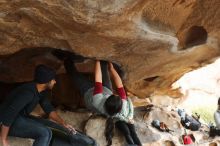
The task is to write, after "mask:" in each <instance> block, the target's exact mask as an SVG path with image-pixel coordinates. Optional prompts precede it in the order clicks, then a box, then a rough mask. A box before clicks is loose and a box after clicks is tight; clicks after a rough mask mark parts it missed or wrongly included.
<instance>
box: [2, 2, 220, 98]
mask: <svg viewBox="0 0 220 146" xmlns="http://www.w3.org/2000/svg"><path fill="white" fill-rule="evenodd" d="M219 6H220V1H219V0H212V1H202V0H156V1H155V0H147V1H146V0H120V1H118V0H99V1H98V0H96V1H87V0H75V1H68V0H56V1H54V0H45V1H42V0H13V1H8V0H1V1H0V42H1V43H0V55H1V57H0V80H1V81H5V82H20V81H28V80H31V79H32V73H33V68H34V66H36V65H37V64H39V63H45V64H48V65H50V66H52V67H54V68H55V69H57V70H59V71H60V72H64V71H63V70H62V67H61V65H62V62H59V61H58V60H57V59H56V58H54V57H53V56H52V55H51V54H50V51H51V50H52V49H54V48H59V49H65V50H69V51H74V52H77V53H79V54H82V55H84V56H89V57H95V58H98V59H105V60H110V61H115V62H118V63H119V64H121V65H122V66H123V69H124V70H125V71H126V72H127V75H126V81H125V84H126V86H127V88H128V89H129V90H130V91H132V92H134V93H135V94H137V95H138V96H140V97H148V96H149V95H155V94H159V95H161V94H167V95H170V96H172V97H178V96H180V95H179V94H178V91H171V89H170V87H171V84H172V83H173V82H174V81H175V80H177V79H178V78H179V77H180V76H181V75H182V74H184V73H185V72H188V71H190V70H192V69H195V68H197V67H200V66H202V65H203V63H207V62H208V63H209V62H210V60H212V59H214V58H215V57H217V56H218V55H219V41H220V38H219V36H220V35H219V34H220V31H219V28H220V19H219V17H220V10H219ZM194 26H199V27H200V28H201V29H202V30H204V33H202V36H200V35H197V33H198V34H200V33H199V32H201V31H202V30H200V29H199V30H198V31H197V30H193V31H192V29H194ZM191 32H196V34H195V33H191ZM206 35H207V36H206ZM206 38H207V42H206ZM194 41H196V42H197V43H194ZM188 43H190V44H188ZM201 43H202V44H201ZM191 44H194V45H196V46H194V47H192V46H191Z"/></svg>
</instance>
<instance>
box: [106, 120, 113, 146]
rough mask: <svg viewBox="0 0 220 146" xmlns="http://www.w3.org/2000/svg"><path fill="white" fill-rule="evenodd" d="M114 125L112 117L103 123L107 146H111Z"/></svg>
mask: <svg viewBox="0 0 220 146" xmlns="http://www.w3.org/2000/svg"><path fill="white" fill-rule="evenodd" d="M114 129H115V124H114V120H113V117H108V119H107V120H106V123H105V139H106V141H107V146H111V145H112V138H113V136H114Z"/></svg>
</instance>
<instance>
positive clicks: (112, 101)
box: [54, 52, 142, 146]
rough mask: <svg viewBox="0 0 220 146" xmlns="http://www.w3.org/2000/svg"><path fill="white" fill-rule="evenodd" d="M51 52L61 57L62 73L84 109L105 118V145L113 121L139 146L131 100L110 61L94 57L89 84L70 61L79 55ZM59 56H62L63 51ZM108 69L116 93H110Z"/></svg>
mask: <svg viewBox="0 0 220 146" xmlns="http://www.w3.org/2000/svg"><path fill="white" fill-rule="evenodd" d="M54 55H55V56H57V57H58V58H60V59H62V60H64V66H65V68H66V72H67V73H68V74H69V75H70V77H71V78H72V80H73V82H74V84H75V85H76V87H78V88H79V90H80V93H81V95H82V96H83V97H84V100H85V103H86V106H87V108H88V109H90V110H92V111H94V112H97V113H100V114H103V115H105V116H107V117H108V119H107V121H106V130H105V136H106V140H107V143H108V144H107V145H108V146H109V145H112V137H113V129H114V122H115V125H116V127H117V128H118V129H119V130H120V131H121V132H122V133H123V134H124V136H125V138H126V141H127V143H128V144H136V145H138V146H141V145H142V144H141V142H140V140H139V138H138V136H137V134H136V130H135V126H134V120H133V114H134V113H133V111H134V109H133V104H132V102H131V100H130V99H129V98H127V95H126V92H125V89H124V86H123V83H122V80H121V77H120V76H119V74H118V73H117V71H116V70H115V67H114V66H113V64H112V63H110V62H107V61H99V60H96V61H95V83H92V82H90V81H89V80H88V79H86V78H85V77H84V76H83V75H82V74H80V73H79V72H78V71H77V69H76V67H75V66H74V62H79V61H82V60H83V57H82V58H80V56H79V55H75V56H74V55H67V54H66V55H67V56H68V57H66V58H65V57H63V56H62V55H61V54H59V53H57V52H55V53H54ZM63 55H64V56H65V54H63ZM118 68H119V67H118ZM108 70H109V71H110V73H111V75H112V77H113V80H114V83H115V85H116V88H117V91H118V95H115V94H113V89H112V83H111V80H110V76H109V72H108ZM121 72H122V71H121Z"/></svg>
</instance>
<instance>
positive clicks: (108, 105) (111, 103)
mask: <svg viewBox="0 0 220 146" xmlns="http://www.w3.org/2000/svg"><path fill="white" fill-rule="evenodd" d="M104 107H105V110H106V112H107V113H108V115H110V116H113V115H115V114H117V113H119V112H120V111H121V108H122V100H121V97H120V96H117V95H111V96H109V97H108V98H107V100H106V101H105V105H104Z"/></svg>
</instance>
